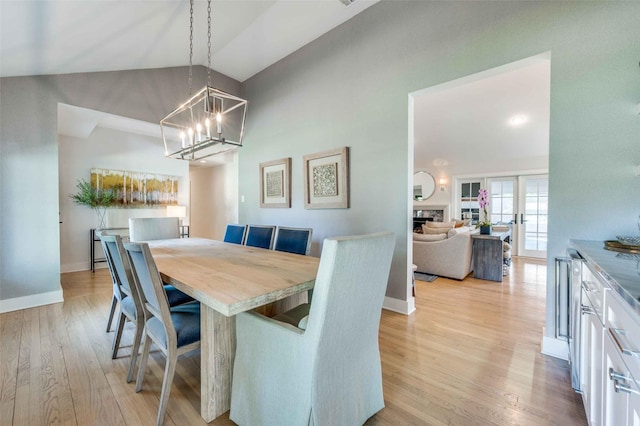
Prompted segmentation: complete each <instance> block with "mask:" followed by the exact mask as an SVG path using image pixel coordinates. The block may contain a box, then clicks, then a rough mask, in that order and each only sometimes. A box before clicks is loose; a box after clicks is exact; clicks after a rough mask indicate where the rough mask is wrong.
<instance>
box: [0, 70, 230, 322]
mask: <svg viewBox="0 0 640 426" xmlns="http://www.w3.org/2000/svg"><path fill="white" fill-rule="evenodd" d="M187 75H188V68H187V67H178V68H162V69H146V70H130V71H113V72H96V73H79V74H67V75H48V76H30V77H4V78H1V79H0V85H1V87H2V96H0V110H1V111H2V114H0V199H1V203H0V233H1V235H2V242H1V244H0V311H5V310H6V309H9V308H5V307H6V306H7V303H10V301H9V302H7V301H8V300H9V299H13V300H14V301H15V300H18V301H19V303H10V304H11V306H10V308H11V309H13V308H16V309H20V308H21V307H25V306H28V305H30V304H31V305H33V304H34V303H35V304H36V305H37V304H42V303H47V300H48V301H49V302H48V303H51V302H54V301H58V300H59V299H60V298H61V297H62V291H61V287H60V224H59V223H58V222H59V216H58V214H59V211H60V206H59V200H60V198H61V197H60V195H59V188H58V185H59V179H58V136H57V109H58V104H59V103H64V104H67V105H75V106H79V107H83V108H88V109H93V110H98V111H102V112H107V113H110V114H114V115H118V116H122V117H128V118H133V119H137V120H142V121H145V122H148V123H158V122H159V121H160V119H161V118H163V117H164V116H165V115H166V114H167V113H168V112H170V111H172V110H173V109H175V106H176V105H177V104H179V103H180V102H181V101H183V100H184V97H185V96H186V94H187V93H188V86H187V78H186V77H187ZM193 77H194V86H195V87H198V86H199V85H200V84H204V83H205V82H206V79H207V75H206V69H205V68H204V67H201V66H196V67H194V68H193ZM213 81H214V84H215V85H216V86H217V87H219V88H220V89H222V90H224V91H226V92H229V93H233V94H239V92H240V83H239V82H237V81H235V80H233V79H231V78H229V77H226V76H223V75H221V74H219V73H213ZM157 155H158V157H162V156H163V155H162V152H159V153H158V154H157ZM63 160H64V159H63ZM88 238H89V237H88V231H87V242H84V243H83V244H84V245H85V247H87V246H88ZM87 250H88V248H87ZM52 293H55V294H56V297H51V298H48V299H47V300H43V299H42V298H40V297H36V295H49V294H52Z"/></svg>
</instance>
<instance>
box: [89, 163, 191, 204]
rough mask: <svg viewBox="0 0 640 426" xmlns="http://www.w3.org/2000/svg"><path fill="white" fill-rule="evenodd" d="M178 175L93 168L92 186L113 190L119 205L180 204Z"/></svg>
mask: <svg viewBox="0 0 640 426" xmlns="http://www.w3.org/2000/svg"><path fill="white" fill-rule="evenodd" d="M179 179H180V178H179V176H169V175H160V174H155V173H144V172H131V171H124V170H111V169H91V186H93V187H94V188H96V189H97V190H103V189H113V190H114V191H115V192H116V195H117V199H118V201H117V202H116V206H119V207H152V206H167V205H172V204H178V180H179Z"/></svg>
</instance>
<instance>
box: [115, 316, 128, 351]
mask: <svg viewBox="0 0 640 426" xmlns="http://www.w3.org/2000/svg"><path fill="white" fill-rule="evenodd" d="M125 322H127V317H125V316H124V314H123V313H122V312H119V313H118V324H117V325H116V334H115V336H113V347H112V348H111V359H116V357H117V356H118V349H119V348H120V338H121V337H122V330H124V323H125Z"/></svg>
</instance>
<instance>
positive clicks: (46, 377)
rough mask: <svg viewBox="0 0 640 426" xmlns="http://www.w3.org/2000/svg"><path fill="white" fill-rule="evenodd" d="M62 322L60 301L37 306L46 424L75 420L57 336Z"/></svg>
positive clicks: (43, 405)
mask: <svg viewBox="0 0 640 426" xmlns="http://www.w3.org/2000/svg"><path fill="white" fill-rule="evenodd" d="M62 323H63V322H62V304H53V305H48V306H45V307H43V308H42V309H40V349H41V357H42V365H41V372H40V382H41V384H42V391H43V393H42V398H43V399H42V407H43V409H44V413H43V416H44V420H45V423H46V424H48V425H53V424H57V425H75V424H76V421H75V412H74V407H73V398H72V396H71V389H70V387H69V377H68V375H67V366H66V363H65V359H64V351H63V350H62V345H61V344H60V342H59V340H58V339H57V337H56V336H57V335H58V328H59V327H60V325H61V324H62Z"/></svg>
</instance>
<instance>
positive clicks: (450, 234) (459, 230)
mask: <svg viewBox="0 0 640 426" xmlns="http://www.w3.org/2000/svg"><path fill="white" fill-rule="evenodd" d="M469 231H471V228H470V227H468V226H461V227H459V228H452V229H450V230H449V232H448V233H447V238H451V237H453V236H454V235H457V234H462V233H463V232H469Z"/></svg>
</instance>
